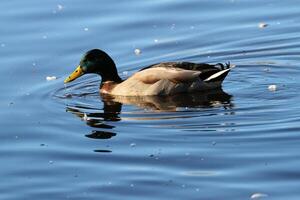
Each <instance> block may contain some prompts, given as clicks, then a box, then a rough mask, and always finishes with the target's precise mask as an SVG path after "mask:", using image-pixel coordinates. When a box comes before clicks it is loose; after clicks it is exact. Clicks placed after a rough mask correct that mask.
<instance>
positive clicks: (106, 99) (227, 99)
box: [66, 89, 233, 152]
mask: <svg viewBox="0 0 300 200" xmlns="http://www.w3.org/2000/svg"><path fill="white" fill-rule="evenodd" d="M101 97H102V102H103V108H102V109H91V108H90V107H87V106H82V105H74V106H67V108H66V110H67V112H71V113H73V114H75V115H76V116H78V117H80V118H81V119H82V120H83V121H85V122H86V124H87V125H88V126H90V127H93V128H96V130H93V131H92V133H90V134H87V135H86V137H88V138H91V139H111V138H112V137H114V136H116V135H117V134H116V133H114V132H111V131H109V129H110V130H112V129H114V128H115V126H113V125H111V124H108V123H107V122H117V121H120V120H121V117H120V113H121V110H122V105H134V106H136V107H139V108H141V109H143V111H142V112H144V111H145V112H146V111H147V112H149V111H151V112H176V111H185V110H189V111H191V110H193V109H195V110H198V109H201V108H213V107H223V108H224V109H230V108H232V107H233V104H232V103H231V98H232V96H231V95H229V94H227V93H226V92H224V91H223V90H222V89H218V90H214V91H210V92H201V93H200V92H199V93H189V94H178V95H173V96H165V97H164V96H140V97H133V96H132V97H125V96H111V95H101ZM93 106H95V105H93ZM87 111H89V112H87ZM99 129H100V130H99ZM101 129H105V131H103V130H101ZM95 152H110V150H95Z"/></svg>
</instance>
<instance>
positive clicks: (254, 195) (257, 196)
mask: <svg viewBox="0 0 300 200" xmlns="http://www.w3.org/2000/svg"><path fill="white" fill-rule="evenodd" d="M267 196H268V195H267V194H264V193H254V194H252V195H251V197H250V198H251V199H259V198H262V197H267Z"/></svg>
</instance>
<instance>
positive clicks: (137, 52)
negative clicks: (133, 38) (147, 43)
mask: <svg viewBox="0 0 300 200" xmlns="http://www.w3.org/2000/svg"><path fill="white" fill-rule="evenodd" d="M134 53H135V55H140V54H141V53H142V51H141V50H140V49H135V50H134Z"/></svg>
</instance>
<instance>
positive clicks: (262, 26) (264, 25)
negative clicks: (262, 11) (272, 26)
mask: <svg viewBox="0 0 300 200" xmlns="http://www.w3.org/2000/svg"><path fill="white" fill-rule="evenodd" d="M267 26H268V24H267V23H263V22H261V23H259V24H258V27H259V28H266V27H267Z"/></svg>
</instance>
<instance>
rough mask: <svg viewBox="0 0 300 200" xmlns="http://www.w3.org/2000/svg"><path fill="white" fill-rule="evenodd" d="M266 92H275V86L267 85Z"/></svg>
mask: <svg viewBox="0 0 300 200" xmlns="http://www.w3.org/2000/svg"><path fill="white" fill-rule="evenodd" d="M268 90H269V91H271V92H274V91H276V90H277V85H269V86H268Z"/></svg>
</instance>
